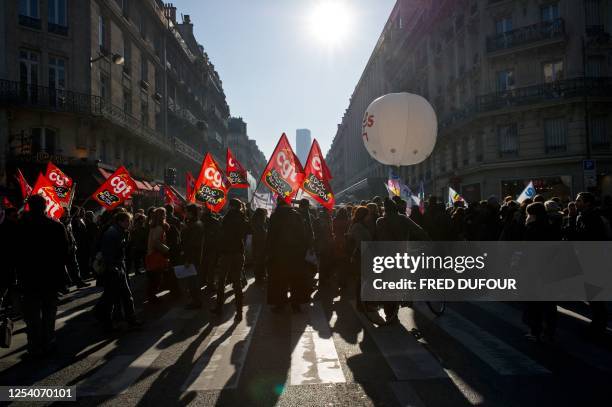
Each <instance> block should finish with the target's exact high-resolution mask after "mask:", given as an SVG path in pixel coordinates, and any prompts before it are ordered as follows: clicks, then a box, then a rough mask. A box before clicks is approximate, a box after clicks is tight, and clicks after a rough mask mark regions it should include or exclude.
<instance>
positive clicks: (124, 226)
mask: <svg viewBox="0 0 612 407" xmlns="http://www.w3.org/2000/svg"><path fill="white" fill-rule="evenodd" d="M131 221H132V215H130V214H129V213H127V212H123V211H122V212H118V213H117V214H116V215H115V216H114V222H113V224H112V225H111V226H110V227H109V228H108V229H106V231H105V232H104V234H103V235H102V238H101V241H100V251H101V252H102V258H103V262H104V293H103V294H102V297H101V298H100V302H99V303H98V304H97V306H96V313H97V315H98V317H99V319H101V320H102V322H103V323H104V324H105V327H106V328H107V329H108V330H114V329H116V327H115V325H114V321H113V319H114V318H113V317H114V315H117V314H118V312H117V310H116V309H115V308H116V307H118V306H121V307H122V308H123V312H124V315H125V318H126V320H127V322H128V324H129V325H130V326H140V325H141V322H140V321H139V320H138V319H136V316H135V310H134V298H133V296H132V291H131V290H130V286H129V283H128V280H127V272H126V265H125V257H126V249H127V246H128V239H129V233H128V231H129V228H130V223H131Z"/></svg>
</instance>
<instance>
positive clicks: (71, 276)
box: [61, 211, 89, 288]
mask: <svg viewBox="0 0 612 407" xmlns="http://www.w3.org/2000/svg"><path fill="white" fill-rule="evenodd" d="M61 220H62V223H63V224H64V226H65V227H66V233H67V234H68V241H69V242H70V253H69V256H68V265H67V270H68V278H67V280H69V281H70V282H71V283H72V284H75V285H76V286H77V288H85V287H88V286H89V283H86V282H85V281H83V278H82V277H81V268H80V267H79V266H80V265H79V262H78V260H77V250H78V245H77V240H76V237H75V235H74V231H73V229H72V221H71V219H70V215H69V214H68V211H66V212H64V215H63V216H62V219H61ZM77 224H78V222H77Z"/></svg>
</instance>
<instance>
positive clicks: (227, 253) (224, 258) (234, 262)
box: [211, 198, 250, 322]
mask: <svg viewBox="0 0 612 407" xmlns="http://www.w3.org/2000/svg"><path fill="white" fill-rule="evenodd" d="M228 206H229V210H228V211H227V213H226V214H225V216H224V217H223V220H222V221H221V225H222V233H221V246H220V255H221V258H220V264H221V268H220V273H219V277H218V279H217V305H216V306H215V307H214V308H213V309H212V310H211V312H213V313H214V314H218V315H220V314H221V312H222V309H223V303H224V301H225V281H226V279H229V281H230V282H231V283H232V288H233V290H234V301H235V303H236V315H235V317H234V320H235V321H236V322H239V321H241V320H242V285H241V278H242V270H243V267H244V240H245V238H246V235H247V234H248V233H250V226H249V223H248V221H247V220H246V218H245V213H244V210H243V206H242V202H241V201H240V200H239V199H236V198H233V199H230V201H229V205H228Z"/></svg>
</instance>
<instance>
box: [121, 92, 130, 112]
mask: <svg viewBox="0 0 612 407" xmlns="http://www.w3.org/2000/svg"><path fill="white" fill-rule="evenodd" d="M123 111H124V112H125V113H127V114H132V92H131V91H130V90H129V89H128V88H123Z"/></svg>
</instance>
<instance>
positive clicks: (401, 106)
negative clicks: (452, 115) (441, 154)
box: [362, 93, 438, 166]
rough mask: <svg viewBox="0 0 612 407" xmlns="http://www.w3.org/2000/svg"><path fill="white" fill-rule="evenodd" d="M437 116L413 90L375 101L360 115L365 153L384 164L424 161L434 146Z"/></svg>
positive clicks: (436, 132)
mask: <svg viewBox="0 0 612 407" xmlns="http://www.w3.org/2000/svg"><path fill="white" fill-rule="evenodd" d="M437 134H438V119H437V117H436V113H435V112H434V110H433V108H432V107H431V105H430V104H429V102H428V101H427V100H426V99H425V98H423V97H422V96H419V95H414V94H412V93H390V94H388V95H384V96H381V97H379V98H378V99H376V100H374V101H373V102H372V103H371V104H370V106H369V107H368V110H367V111H366V113H365V116H364V118H363V125H362V138H363V144H364V145H365V148H366V150H368V153H370V155H371V156H372V157H373V158H374V159H375V160H376V161H378V162H380V163H382V164H386V165H394V166H400V165H413V164H418V163H420V162H422V161H424V160H425V159H426V158H427V157H429V155H430V154H431V152H432V151H433V148H434V146H435V145H436V138H437Z"/></svg>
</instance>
